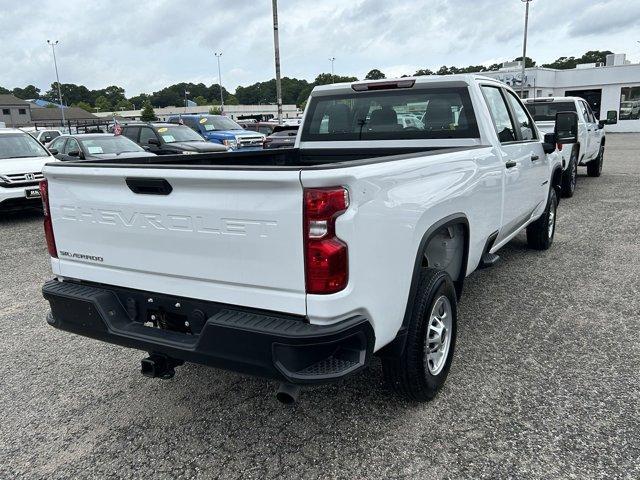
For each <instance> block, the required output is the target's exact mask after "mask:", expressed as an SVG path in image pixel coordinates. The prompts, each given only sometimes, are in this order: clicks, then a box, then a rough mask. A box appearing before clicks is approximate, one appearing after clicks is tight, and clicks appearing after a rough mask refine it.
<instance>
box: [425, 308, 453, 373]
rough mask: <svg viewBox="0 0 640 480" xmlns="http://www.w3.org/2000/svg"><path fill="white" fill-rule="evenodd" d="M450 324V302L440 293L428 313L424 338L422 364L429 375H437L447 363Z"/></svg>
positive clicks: (451, 315)
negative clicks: (427, 323) (427, 324)
mask: <svg viewBox="0 0 640 480" xmlns="http://www.w3.org/2000/svg"><path fill="white" fill-rule="evenodd" d="M452 325H453V310H452V309H451V302H450V301H449V299H448V298H447V297H446V296H444V295H441V296H440V297H439V298H438V299H437V300H436V301H435V303H434V304H433V308H432V309H431V313H430V314H429V326H428V327H427V337H426V338H425V340H424V351H425V357H424V364H425V367H426V369H427V370H428V371H429V373H430V374H431V375H438V374H439V373H440V372H441V371H442V369H443V368H444V366H445V364H446V363H447V356H448V355H449V347H450V346H451V332H452Z"/></svg>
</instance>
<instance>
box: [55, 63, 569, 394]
mask: <svg viewBox="0 0 640 480" xmlns="http://www.w3.org/2000/svg"><path fill="white" fill-rule="evenodd" d="M417 103H421V104H425V105H427V106H426V110H425V113H424V123H425V126H424V127H423V128H416V127H412V128H410V129H405V128H404V127H403V125H402V124H401V123H399V121H398V114H397V111H398V112H404V111H407V109H408V108H409V107H410V106H411V105H415V104H417ZM575 117H576V115H575V113H564V114H559V116H558V123H559V124H567V123H571V122H573V126H574V127H575V126H576V122H577V120H576V118H575ZM546 139H547V141H546V142H543V137H542V135H541V133H540V132H539V130H538V128H537V127H536V126H535V124H534V122H533V119H532V118H531V117H530V115H529V114H528V112H527V110H526V109H525V107H524V106H523V104H522V102H521V101H520V99H519V98H518V96H517V95H516V94H515V93H514V91H513V90H512V89H510V88H509V87H507V86H506V85H504V84H502V83H499V82H497V81H495V80H493V79H491V78H487V77H483V76H476V75H451V76H443V77H432V76H424V77H417V78H402V79H398V80H386V79H385V80H384V81H367V82H355V83H343V84H332V85H325V86H320V87H316V88H315V89H314V90H313V92H312V94H311V97H310V99H309V102H308V105H307V108H306V112H305V115H304V120H303V123H302V125H301V127H300V130H299V134H298V136H297V137H296V147H297V148H292V149H286V150H279V151H271V150H264V151H261V152H247V153H242V152H240V153H238V152H236V153H220V154H215V155H206V154H204V155H193V156H189V157H183V156H176V157H175V158H172V157H164V158H162V157H158V158H140V159H135V158H128V159H123V160H118V159H108V160H96V161H76V162H61V163H57V164H50V165H47V167H46V168H45V171H44V172H45V177H46V181H45V182H44V190H43V191H44V192H45V194H46V197H45V199H46V202H45V204H46V205H47V208H46V211H47V212H48V214H47V215H46V216H45V232H46V233H47V244H48V246H49V252H50V254H51V266H52V269H53V274H54V279H53V280H51V281H49V282H47V283H46V284H45V285H44V287H43V293H44V296H45V298H46V299H47V300H48V301H49V302H50V305H51V313H50V314H49V315H48V318H47V321H48V322H49V323H50V324H51V325H52V326H54V327H56V328H59V329H62V330H66V331H69V332H74V333H78V334H80V335H85V336H88V337H92V338H95V339H98V340H102V341H106V342H111V343H115V344H119V345H123V346H126V347H132V348H137V349H140V350H142V351H146V352H149V354H150V355H149V356H148V357H147V358H145V359H144V360H143V361H142V372H143V373H144V374H145V375H147V376H150V377H161V378H170V377H172V376H173V375H174V373H175V368H176V366H178V365H180V364H182V363H184V362H185V361H187V362H197V363H201V364H205V365H210V366H216V367H222V368H227V369H231V370H235V371H240V372H245V373H251V374H255V375H259V376H265V377H270V378H274V379H278V380H280V381H281V382H283V383H282V385H281V388H280V390H279V398H280V399H281V400H282V401H293V400H295V398H296V396H297V393H298V389H299V386H300V385H305V384H318V383H324V382H332V381H336V380H339V379H341V378H343V377H345V376H347V375H350V374H353V373H354V372H357V371H359V370H361V369H363V368H364V366H365V365H366V364H367V363H368V362H369V361H370V360H371V358H372V356H373V355H374V354H376V355H379V356H380V357H381V358H382V362H383V366H384V373H385V376H386V377H387V379H388V381H389V383H390V384H391V385H392V387H393V388H394V389H396V390H397V391H398V392H399V393H401V394H403V395H405V396H407V397H409V398H411V399H414V400H428V399H431V398H433V396H434V395H435V394H436V392H437V391H438V390H439V389H440V387H441V386H442V385H443V383H444V381H445V378H446V377H447V373H448V371H449V368H450V365H451V361H452V359H453V352H454V347H455V344H456V333H457V316H458V309H457V301H458V298H459V297H460V295H461V293H462V286H463V283H464V280H465V277H466V276H467V275H469V274H471V273H472V272H473V271H474V270H476V269H477V268H479V267H488V266H490V265H492V264H493V263H494V262H495V261H496V260H497V259H498V256H497V255H495V252H496V251H498V250H499V249H500V248H501V247H502V246H504V245H505V244H507V243H508V242H509V241H510V240H511V239H512V238H513V237H514V236H515V235H517V234H518V233H519V232H521V231H522V230H526V233H527V240H528V243H529V246H530V247H531V248H533V249H539V250H544V249H547V248H549V247H550V246H551V244H552V242H553V238H554V233H555V219H556V206H557V204H558V196H559V189H560V181H561V174H562V167H561V165H560V161H559V158H558V155H557V154H555V153H553V152H554V151H555V148H556V143H563V144H564V143H571V142H575V136H574V137H572V136H571V135H564V136H563V137H558V136H553V134H552V135H551V136H547V138H546ZM521 260H523V259H521ZM550 266H551V265H550ZM523 268H526V265H523ZM487 288H488V289H490V286H489V287H487ZM499 320H500V319H492V321H499Z"/></svg>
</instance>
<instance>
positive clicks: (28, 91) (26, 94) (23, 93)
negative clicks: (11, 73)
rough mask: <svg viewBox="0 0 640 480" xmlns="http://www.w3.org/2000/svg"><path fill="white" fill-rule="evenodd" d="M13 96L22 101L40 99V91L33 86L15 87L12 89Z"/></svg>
mask: <svg viewBox="0 0 640 480" xmlns="http://www.w3.org/2000/svg"><path fill="white" fill-rule="evenodd" d="M13 94H14V95H15V96H16V97H18V98H21V99H23V100H27V99H32V98H40V89H39V88H37V87H35V86H33V85H27V86H26V87H24V88H18V87H16V88H14V89H13Z"/></svg>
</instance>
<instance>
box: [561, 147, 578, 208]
mask: <svg viewBox="0 0 640 480" xmlns="http://www.w3.org/2000/svg"><path fill="white" fill-rule="evenodd" d="M577 181H578V150H577V149H576V148H575V147H574V148H573V150H572V151H571V158H569V166H568V167H567V169H566V170H565V171H564V173H563V174H562V196H563V197H566V198H571V197H573V194H574V193H575V191H576V183H577Z"/></svg>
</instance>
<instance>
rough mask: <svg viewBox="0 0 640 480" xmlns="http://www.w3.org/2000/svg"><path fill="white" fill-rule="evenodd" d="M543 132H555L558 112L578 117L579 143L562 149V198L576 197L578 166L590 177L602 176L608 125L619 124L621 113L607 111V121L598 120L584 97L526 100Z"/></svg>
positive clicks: (530, 111) (528, 108) (560, 151)
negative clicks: (574, 114) (605, 133)
mask: <svg viewBox="0 0 640 480" xmlns="http://www.w3.org/2000/svg"><path fill="white" fill-rule="evenodd" d="M524 103H525V106H526V107H527V110H529V113H531V116H532V117H533V120H534V121H535V122H536V125H537V126H538V128H539V129H540V131H542V132H543V133H549V132H553V131H554V128H555V123H556V114H557V113H558V112H575V113H576V114H577V115H578V143H576V144H575V145H574V146H571V147H567V148H563V149H561V150H559V153H560V155H561V157H562V168H563V174H562V195H563V196H565V197H572V196H573V193H574V192H575V189H576V180H577V178H578V165H586V167H587V174H588V175H589V176H590V177H599V176H600V173H601V172H602V164H603V162H604V145H605V137H604V126H605V125H613V124H615V123H618V112H616V111H615V110H611V111H609V112H607V119H606V120H600V121H598V119H597V118H596V116H595V115H594V114H593V111H591V107H590V106H589V104H588V103H587V102H586V101H585V100H584V99H582V98H580V97H542V98H530V99H527V100H525V101H524Z"/></svg>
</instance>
